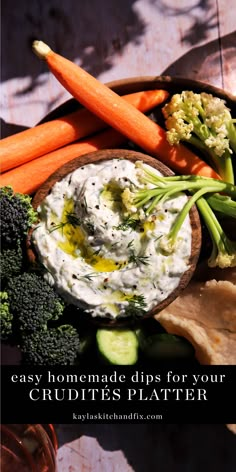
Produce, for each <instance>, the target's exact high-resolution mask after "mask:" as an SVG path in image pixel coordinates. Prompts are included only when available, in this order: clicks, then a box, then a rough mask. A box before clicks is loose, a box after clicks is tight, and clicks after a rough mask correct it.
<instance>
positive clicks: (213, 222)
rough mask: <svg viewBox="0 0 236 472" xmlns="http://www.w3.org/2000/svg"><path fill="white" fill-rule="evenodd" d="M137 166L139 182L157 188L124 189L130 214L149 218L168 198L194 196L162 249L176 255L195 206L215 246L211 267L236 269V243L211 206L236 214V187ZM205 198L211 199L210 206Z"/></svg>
mask: <svg viewBox="0 0 236 472" xmlns="http://www.w3.org/2000/svg"><path fill="white" fill-rule="evenodd" d="M138 167H139V169H140V172H139V178H140V181H141V182H142V183H147V184H152V185H155V187H154V188H146V189H144V190H139V189H135V190H134V191H133V192H131V191H130V190H128V189H125V190H124V192H123V194H122V201H123V204H124V206H125V207H126V208H127V210H128V211H131V212H136V211H137V210H139V209H142V210H143V211H144V213H145V214H146V215H149V214H150V213H151V212H152V211H155V210H157V209H158V206H159V205H160V204H162V203H163V202H164V201H165V200H166V199H168V198H171V197H173V196H178V195H180V194H181V193H182V192H184V191H188V192H189V193H190V194H191V195H192V196H191V197H190V198H189V199H188V201H187V203H186V204H185V205H184V207H183V208H182V210H181V211H180V213H179V214H178V216H177V218H176V219H175V222H174V224H173V226H172V228H171V230H170V232H169V234H168V235H165V236H162V239H161V241H160V246H161V247H162V249H163V250H164V251H165V252H166V253H171V252H173V250H174V249H175V246H176V242H177V239H178V232H179V230H180V228H181V226H182V224H183V222H184V220H185V218H186V216H187V215H188V213H189V211H190V209H191V207H192V206H193V204H194V203H196V204H197V206H198V209H199V211H200V213H201V215H202V218H203V219H204V221H205V223H206V226H207V228H208V231H209V233H210V236H211V239H212V243H213V250H212V254H211V257H210V259H209V266H211V267H214V266H219V267H221V268H223V267H234V266H236V242H232V241H230V240H229V239H228V238H227V236H226V235H225V233H224V231H223V229H222V227H221V226H220V223H219V221H218V220H217V218H216V216H215V214H214V212H213V210H212V209H211V206H210V204H211V205H212V206H214V205H215V206H217V207H218V208H217V209H218V211H221V212H222V213H225V214H227V211H226V210H225V209H226V208H229V210H228V213H229V214H230V213H231V212H233V211H235V205H236V202H235V201H233V200H232V198H236V186H234V185H232V184H230V183H227V182H223V181H219V180H215V179H209V178H206V177H199V176H195V175H190V176H188V175H187V176H171V177H162V176H158V175H157V174H155V173H153V172H152V171H150V170H149V169H148V168H147V167H145V166H143V164H138ZM217 192H223V193H224V194H225V195H219V194H218V193H217ZM211 194H213V195H211ZM204 195H205V196H206V198H207V199H208V200H209V204H208V202H207V200H206V199H205V197H204ZM229 197H232V198H229ZM210 199H211V200H210Z"/></svg>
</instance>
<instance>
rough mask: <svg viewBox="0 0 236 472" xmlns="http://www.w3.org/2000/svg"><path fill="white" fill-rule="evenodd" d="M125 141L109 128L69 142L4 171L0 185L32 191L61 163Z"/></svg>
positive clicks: (22, 191) (26, 191)
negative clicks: (89, 136) (92, 135)
mask: <svg viewBox="0 0 236 472" xmlns="http://www.w3.org/2000/svg"><path fill="white" fill-rule="evenodd" d="M125 141H126V138H125V137H124V135H122V134H120V133H118V132H117V131H116V130H114V129H111V128H109V129H108V130H105V131H103V132H101V133H98V134H97V135H95V136H94V137H92V138H87V139H85V140H83V141H79V142H77V143H73V144H69V145H68V146H65V147H63V148H61V149H57V150H56V151H53V152H50V153H48V154H45V155H44V156H41V157H38V158H37V159H33V160H32V161H30V162H27V163H26V164H23V165H21V166H19V167H15V168H14V169H12V170H9V171H8V172H4V174H2V175H0V187H4V186H5V185H10V186H12V188H13V190H14V191H15V192H20V193H29V194H31V193H34V192H35V191H36V190H37V189H38V188H39V187H40V185H42V183H43V182H44V181H45V180H46V179H47V178H48V177H49V176H50V175H51V174H52V173H53V172H55V171H56V170H57V169H58V168H59V167H60V166H62V165H63V164H66V163H67V162H69V161H71V160H72V159H74V158H76V157H79V156H82V155H83V154H87V153H89V152H93V151H97V150H98V149H105V148H115V147H117V146H120V145H121V144H123V143H124V142H125Z"/></svg>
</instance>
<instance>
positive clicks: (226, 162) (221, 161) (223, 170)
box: [186, 135, 236, 184]
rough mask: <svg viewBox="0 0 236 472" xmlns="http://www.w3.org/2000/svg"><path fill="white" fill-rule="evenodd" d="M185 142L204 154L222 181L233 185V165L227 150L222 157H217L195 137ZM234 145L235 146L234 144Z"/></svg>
mask: <svg viewBox="0 0 236 472" xmlns="http://www.w3.org/2000/svg"><path fill="white" fill-rule="evenodd" d="M186 142H188V143H190V144H192V145H193V146H195V147H196V148H198V149H199V150H200V151H202V152H203V153H204V155H205V157H206V159H207V160H208V162H209V163H210V164H211V165H212V164H213V167H214V169H215V170H216V172H218V174H219V175H220V177H221V178H222V179H223V180H225V181H226V182H229V183H231V184H234V169H233V163H232V159H231V154H230V152H229V150H228V149H226V150H225V152H224V154H223V155H222V156H217V154H216V153H215V152H214V151H213V149H211V148H209V147H208V146H206V145H205V144H204V142H203V141H201V139H199V138H198V137H196V136H193V135H192V136H191V138H190V139H188V140H186ZM235 145H236V142H235ZM232 147H233V146H232Z"/></svg>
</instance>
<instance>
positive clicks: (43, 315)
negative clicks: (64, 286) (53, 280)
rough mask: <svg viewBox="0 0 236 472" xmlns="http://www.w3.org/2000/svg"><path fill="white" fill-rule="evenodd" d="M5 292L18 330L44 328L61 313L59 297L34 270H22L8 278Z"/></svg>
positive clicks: (61, 303)
mask: <svg viewBox="0 0 236 472" xmlns="http://www.w3.org/2000/svg"><path fill="white" fill-rule="evenodd" d="M7 292H8V296H9V303H10V309H11V312H12V313H13V315H14V317H15V319H16V323H17V324H18V327H19V329H20V331H24V332H33V331H36V330H43V329H46V326H47V323H48V321H50V320H57V319H58V318H59V317H60V316H61V315H62V313H63V310H64V302H63V300H62V299H61V297H60V296H59V295H58V294H57V293H56V292H55V291H54V289H53V288H52V287H51V286H50V285H49V284H48V283H47V282H46V280H44V278H43V277H42V276H41V275H39V274H36V273H35V272H32V273H30V272H29V273H27V272H24V273H23V274H22V275H18V276H16V277H12V278H11V279H9V281H8V284H7Z"/></svg>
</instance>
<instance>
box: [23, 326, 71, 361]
mask: <svg viewBox="0 0 236 472" xmlns="http://www.w3.org/2000/svg"><path fill="white" fill-rule="evenodd" d="M21 350H22V354H23V362H24V363H25V364H31V365H72V364H74V363H75V360H76V357H77V355H78V353H79V350H80V339H79V335H78V332H77V330H76V329H75V328H74V327H73V326H71V325H62V326H59V327H57V328H49V329H47V330H45V331H36V332H34V333H30V334H29V335H27V336H24V337H23V339H22V343H21Z"/></svg>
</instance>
